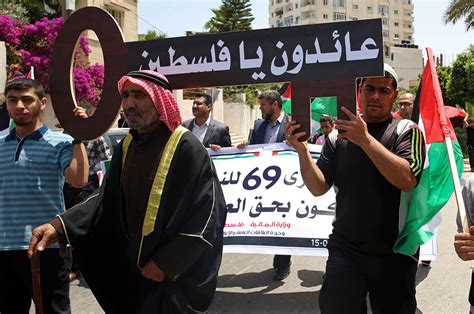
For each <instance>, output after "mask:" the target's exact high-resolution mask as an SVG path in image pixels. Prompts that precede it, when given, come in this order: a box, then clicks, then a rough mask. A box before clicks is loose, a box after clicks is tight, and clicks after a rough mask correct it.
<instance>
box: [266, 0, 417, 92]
mask: <svg viewBox="0 0 474 314" xmlns="http://www.w3.org/2000/svg"><path fill="white" fill-rule="evenodd" d="M268 8H269V25H270V27H286V26H295V25H306V24H318V23H329V22H343V21H355V20H362V19H373V18H380V19H381V20H382V36H383V41H384V59H385V62H387V63H388V64H390V65H392V66H393V67H394V68H395V70H396V71H397V72H400V70H402V69H403V71H402V72H401V73H402V76H401V77H400V79H401V80H400V86H402V87H403V88H409V87H412V86H413V85H411V84H417V83H416V82H417V79H418V74H420V73H421V71H422V68H423V60H422V53H421V50H419V49H418V47H417V46H416V45H415V44H414V43H415V40H414V32H415V29H414V26H413V22H414V17H413V10H414V5H413V0H269V5H268ZM405 53H406V54H408V55H410V56H411V57H416V59H415V60H410V62H409V64H405V63H404V62H405V61H406V60H407V58H405V56H404V54H405Z"/></svg>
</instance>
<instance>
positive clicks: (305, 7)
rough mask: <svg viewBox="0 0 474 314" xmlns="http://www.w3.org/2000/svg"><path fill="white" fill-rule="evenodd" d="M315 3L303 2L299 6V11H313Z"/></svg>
mask: <svg viewBox="0 0 474 314" xmlns="http://www.w3.org/2000/svg"><path fill="white" fill-rule="evenodd" d="M316 7H317V6H316V4H305V5H301V6H300V10H301V13H303V12H315V11H316Z"/></svg>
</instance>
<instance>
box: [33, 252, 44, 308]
mask: <svg viewBox="0 0 474 314" xmlns="http://www.w3.org/2000/svg"><path fill="white" fill-rule="evenodd" d="M40 274H41V272H40V262H39V252H36V253H34V254H33V256H32V257H31V278H32V282H33V301H34V302H35V308H36V314H43V303H42V298H41V278H40Z"/></svg>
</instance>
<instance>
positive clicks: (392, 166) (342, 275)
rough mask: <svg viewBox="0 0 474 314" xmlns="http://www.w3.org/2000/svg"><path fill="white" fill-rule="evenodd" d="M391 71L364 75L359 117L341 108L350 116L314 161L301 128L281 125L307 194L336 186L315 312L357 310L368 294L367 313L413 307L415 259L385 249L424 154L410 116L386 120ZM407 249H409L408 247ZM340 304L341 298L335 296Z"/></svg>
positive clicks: (393, 90) (393, 79)
mask: <svg viewBox="0 0 474 314" xmlns="http://www.w3.org/2000/svg"><path fill="white" fill-rule="evenodd" d="M397 81H398V77H397V74H396V73H395V71H394V70H393V69H392V68H391V67H390V66H388V65H385V66H384V76H382V77H376V78H364V79H363V80H362V86H361V102H362V112H363V115H362V116H360V115H355V114H353V113H352V112H350V111H349V110H347V109H346V108H345V107H342V110H343V111H344V112H345V113H346V114H347V116H348V117H349V119H350V120H336V121H335V129H336V130H338V131H339V134H338V131H334V132H332V133H331V134H330V135H329V138H328V140H327V141H326V143H325V144H324V146H323V149H322V152H321V157H320V158H319V159H318V161H317V163H316V164H314V163H313V161H312V158H311V156H310V154H309V151H308V149H307V146H306V143H304V142H303V143H302V142H300V141H299V140H298V139H299V138H301V137H303V136H305V134H304V133H294V132H295V130H297V129H298V128H299V125H298V124H296V122H295V121H290V122H289V123H288V124H287V126H286V127H285V133H286V138H287V142H288V143H289V144H290V145H292V146H293V147H294V148H295V150H296V151H297V152H298V156H299V160H300V168H301V173H302V175H303V180H304V183H305V184H306V186H307V188H308V189H309V190H310V191H311V193H312V194H313V195H316V196H319V195H323V194H324V193H326V192H327V191H328V190H329V189H330V187H331V186H332V185H334V187H335V190H336V203H337V209H336V219H335V221H334V223H333V232H332V234H331V235H330V237H329V244H328V250H329V258H328V261H327V264H326V273H325V277H324V282H323V285H322V288H321V292H320V298H319V305H320V308H321V312H322V313H349V312H355V313H363V312H366V311H367V304H366V297H367V294H369V297H370V303H371V308H372V311H373V312H374V313H414V312H415V310H416V298H415V275H416V270H417V261H416V258H413V256H407V255H403V254H399V253H395V252H394V251H393V245H394V244H395V240H396V238H397V235H398V233H399V228H400V227H399V226H400V224H402V223H403V221H404V218H405V215H404V214H403V213H401V212H399V211H400V207H403V204H404V203H405V202H407V201H409V196H407V194H405V193H404V192H410V191H411V190H412V189H413V188H414V187H415V186H416V185H417V184H418V182H419V180H420V176H421V172H422V169H423V162H424V158H425V145H424V139H423V134H422V132H421V131H420V130H419V128H418V127H417V125H416V124H415V123H413V122H412V121H410V120H399V119H394V118H393V117H392V114H391V108H392V106H393V103H394V101H395V100H396V97H397V94H398V90H397ZM413 253H415V252H413ZM342 299H343V300H344V302H341V300H342Z"/></svg>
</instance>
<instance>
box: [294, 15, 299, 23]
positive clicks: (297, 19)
mask: <svg viewBox="0 0 474 314" xmlns="http://www.w3.org/2000/svg"><path fill="white" fill-rule="evenodd" d="M299 21H300V17H299V16H297V17H296V18H295V24H298V23H299Z"/></svg>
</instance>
